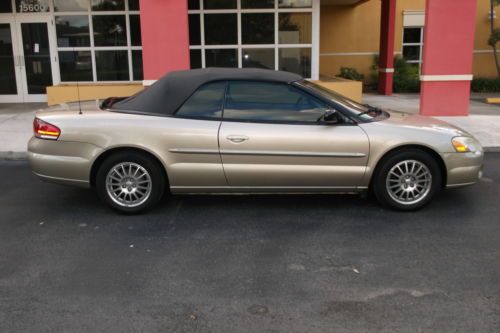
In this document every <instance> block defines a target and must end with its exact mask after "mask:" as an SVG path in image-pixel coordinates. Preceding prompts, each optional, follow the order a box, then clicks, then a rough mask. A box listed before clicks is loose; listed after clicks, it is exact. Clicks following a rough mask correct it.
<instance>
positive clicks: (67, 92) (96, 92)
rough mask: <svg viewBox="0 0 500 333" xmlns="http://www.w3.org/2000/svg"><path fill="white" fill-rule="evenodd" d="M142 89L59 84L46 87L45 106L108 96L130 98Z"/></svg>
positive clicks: (131, 86) (101, 85) (137, 86)
mask: <svg viewBox="0 0 500 333" xmlns="http://www.w3.org/2000/svg"><path fill="white" fill-rule="evenodd" d="M142 89H143V86H142V84H134V83H130V84H127V83H124V84H113V83H109V84H106V83H103V84H83V85H82V84H80V85H79V86H78V87H77V86H76V85H75V84H61V85H58V86H50V87H47V104H48V105H54V104H58V103H64V102H74V101H78V98H80V100H82V101H83V100H88V99H102V98H107V97H110V96H113V97H122V96H131V95H133V94H135V93H136V92H138V91H140V90H142Z"/></svg>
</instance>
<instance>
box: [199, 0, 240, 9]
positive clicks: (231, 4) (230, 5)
mask: <svg viewBox="0 0 500 333" xmlns="http://www.w3.org/2000/svg"><path fill="white" fill-rule="evenodd" d="M203 8H205V9H236V0H203Z"/></svg>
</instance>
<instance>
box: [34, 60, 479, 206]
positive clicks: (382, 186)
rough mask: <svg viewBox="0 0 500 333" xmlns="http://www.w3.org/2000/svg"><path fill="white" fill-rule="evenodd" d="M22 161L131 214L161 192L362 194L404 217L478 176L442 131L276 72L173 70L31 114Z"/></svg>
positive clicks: (457, 135) (470, 145)
mask: <svg viewBox="0 0 500 333" xmlns="http://www.w3.org/2000/svg"><path fill="white" fill-rule="evenodd" d="M33 125H34V126H33V127H34V136H33V138H32V139H31V140H30V141H29V144H28V152H29V163H30V166H31V169H32V170H33V172H34V173H35V174H36V175H37V176H39V177H41V178H42V179H44V180H47V181H51V182H57V183H63V184H70V185H77V186H83V187H91V188H95V190H96V192H97V193H98V195H99V196H100V197H101V198H102V199H103V200H104V201H105V202H107V203H108V204H109V205H110V206H111V207H113V208H115V209H116V210H118V211H120V212H124V213H136V212H139V211H143V210H145V209H149V208H151V207H153V206H154V205H155V204H157V203H158V202H159V201H160V199H161V198H162V196H163V194H164V193H165V192H170V193H172V194H192V193H320V192H321V193H330V192H347V193H351V192H354V193H356V192H358V193H359V192H366V191H371V192H373V194H374V195H375V197H376V198H377V200H378V201H379V202H380V203H381V204H382V205H384V206H388V207H391V208H394V209H398V210H415V209H418V208H420V207H422V206H424V205H425V204H427V203H429V202H430V201H431V199H432V198H433V197H434V195H435V194H436V193H437V192H438V191H439V190H440V189H442V188H450V187H458V186H463V185H470V184H473V183H475V182H477V181H478V179H479V178H480V177H481V174H482V164H483V149H482V147H481V145H480V144H479V143H478V141H477V140H475V139H474V138H473V137H472V136H471V135H470V134H468V133H466V132H465V131H463V130H461V129H459V128H456V127H453V126H451V125H449V124H447V123H445V122H443V121H439V120H436V119H433V118H427V117H422V116H417V115H406V114H402V113H397V112H391V113H389V112H386V111H384V110H381V109H378V108H374V107H371V106H368V105H363V104H359V103H356V102H354V101H352V100H349V99H347V98H345V97H343V96H341V95H338V94H336V93H334V92H332V91H329V90H326V89H324V88H322V87H320V86H318V85H316V84H314V83H313V82H310V81H308V80H304V79H303V78H302V77H300V76H298V75H296V74H291V73H287V72H279V71H271V70H263V69H223V68H210V69H197V70H191V71H178V72H172V73H169V74H168V75H166V76H164V77H163V78H162V79H160V80H158V81H157V82H156V83H155V84H153V85H152V86H151V87H149V88H147V89H145V90H143V91H141V92H140V93H138V94H136V95H134V96H132V97H128V98H108V99H106V100H104V101H103V102H102V103H101V104H100V105H99V104H98V102H97V101H93V102H92V101H86V102H82V103H69V104H61V105H58V106H53V107H49V108H48V109H46V110H43V111H39V112H38V113H37V114H36V118H35V120H34V124H33Z"/></svg>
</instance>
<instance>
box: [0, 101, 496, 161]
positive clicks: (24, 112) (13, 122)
mask: <svg viewBox="0 0 500 333" xmlns="http://www.w3.org/2000/svg"><path fill="white" fill-rule="evenodd" d="M490 95H491V94H490ZM363 98H364V102H365V103H368V104H371V105H374V106H378V107H383V108H387V109H392V110H397V111H403V112H407V113H418V110H419V95H418V94H395V95H393V96H389V97H388V96H380V95H375V94H364V95H363ZM482 100H484V98H482V96H479V95H473V96H472V98H471V104H470V113H471V115H470V116H468V117H439V118H440V119H442V120H445V121H447V122H450V123H452V124H454V125H457V126H459V127H461V128H463V129H464V130H466V131H468V132H469V133H471V134H473V135H474V136H475V137H476V138H477V139H478V140H479V141H480V142H481V144H482V145H483V146H484V147H485V148H486V149H487V150H490V151H500V105H489V104H486V103H484V102H482ZM45 106H46V104H45V103H24V104H0V159H23V158H25V157H26V144H27V142H28V140H29V139H30V137H31V136H32V122H33V117H34V114H35V112H36V111H37V110H39V109H42V108H44V107H45Z"/></svg>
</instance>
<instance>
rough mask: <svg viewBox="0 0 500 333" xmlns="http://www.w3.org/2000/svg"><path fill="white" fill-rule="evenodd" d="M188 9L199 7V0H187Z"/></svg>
mask: <svg viewBox="0 0 500 333" xmlns="http://www.w3.org/2000/svg"><path fill="white" fill-rule="evenodd" d="M188 9H200V0H188Z"/></svg>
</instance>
